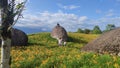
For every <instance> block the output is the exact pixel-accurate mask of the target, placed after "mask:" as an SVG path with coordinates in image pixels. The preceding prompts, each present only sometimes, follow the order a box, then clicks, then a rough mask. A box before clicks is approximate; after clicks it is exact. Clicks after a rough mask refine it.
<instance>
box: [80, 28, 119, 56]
mask: <svg viewBox="0 0 120 68" xmlns="http://www.w3.org/2000/svg"><path fill="white" fill-rule="evenodd" d="M81 50H82V51H91V52H97V53H109V54H112V55H113V54H114V55H120V28H116V29H113V30H111V31H109V32H106V33H103V34H102V35H101V36H99V37H98V38H97V39H95V40H93V41H92V42H90V43H88V44H87V45H85V46H84V47H83V48H82V49H81Z"/></svg>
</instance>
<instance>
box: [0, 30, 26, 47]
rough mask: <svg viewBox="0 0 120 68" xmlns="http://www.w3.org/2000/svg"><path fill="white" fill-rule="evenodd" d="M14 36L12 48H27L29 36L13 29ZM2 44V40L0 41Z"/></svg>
mask: <svg viewBox="0 0 120 68" xmlns="http://www.w3.org/2000/svg"><path fill="white" fill-rule="evenodd" d="M11 31H12V32H11V34H12V40H11V45H12V46H26V45H27V43H28V37H27V35H26V34H25V33H24V32H23V31H21V30H18V29H15V28H12V30H11ZM0 43H1V40H0Z"/></svg>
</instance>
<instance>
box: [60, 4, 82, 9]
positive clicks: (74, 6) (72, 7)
mask: <svg viewBox="0 0 120 68" xmlns="http://www.w3.org/2000/svg"><path fill="white" fill-rule="evenodd" d="M58 6H59V7H60V8H62V9H65V10H73V9H77V8H80V6H77V5H62V4H58Z"/></svg>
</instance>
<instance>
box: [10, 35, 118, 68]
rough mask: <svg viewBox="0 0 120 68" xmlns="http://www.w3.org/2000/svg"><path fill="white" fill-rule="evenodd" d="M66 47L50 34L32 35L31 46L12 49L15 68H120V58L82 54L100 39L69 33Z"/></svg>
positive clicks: (30, 38)
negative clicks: (86, 47) (90, 43)
mask: <svg viewBox="0 0 120 68" xmlns="http://www.w3.org/2000/svg"><path fill="white" fill-rule="evenodd" d="M68 35H69V40H68V41H69V42H68V43H67V45H66V46H58V45H57V41H56V40H55V39H53V38H51V36H50V33H38V34H31V35H28V37H29V46H27V47H25V48H16V47H12V50H11V55H12V64H11V68H120V57H118V56H110V55H108V54H105V55H99V54H95V53H87V52H81V51H80V48H81V47H83V46H84V45H85V44H87V43H88V42H90V41H91V40H93V39H95V38H96V37H97V35H92V34H80V33H68Z"/></svg>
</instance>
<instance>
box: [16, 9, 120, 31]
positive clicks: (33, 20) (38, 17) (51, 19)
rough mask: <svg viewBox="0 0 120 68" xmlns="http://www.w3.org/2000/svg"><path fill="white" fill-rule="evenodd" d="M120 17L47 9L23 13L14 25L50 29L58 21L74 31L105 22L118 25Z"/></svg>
mask: <svg viewBox="0 0 120 68" xmlns="http://www.w3.org/2000/svg"><path fill="white" fill-rule="evenodd" d="M119 21H120V17H116V18H100V19H89V18H88V17H87V16H77V15H75V14H67V13H63V12H57V13H50V12H48V11H45V12H42V13H39V14H24V18H23V19H20V21H19V22H18V23H17V24H16V25H15V26H17V27H27V28H39V29H42V30H45V31H47V30H52V28H53V27H54V26H55V25H56V24H57V23H60V25H62V26H63V27H65V29H66V30H67V31H76V30H77V29H78V28H83V29H84V28H91V29H92V28H93V27H94V26H95V25H99V26H100V27H101V28H102V27H105V26H106V25H107V24H109V23H111V24H117V26H120V23H119Z"/></svg>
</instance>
